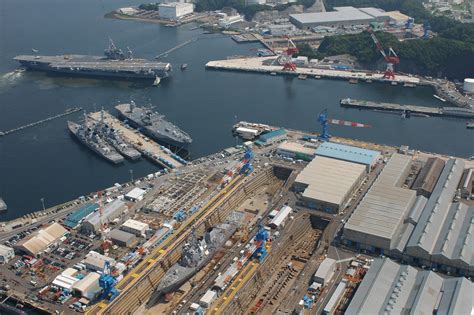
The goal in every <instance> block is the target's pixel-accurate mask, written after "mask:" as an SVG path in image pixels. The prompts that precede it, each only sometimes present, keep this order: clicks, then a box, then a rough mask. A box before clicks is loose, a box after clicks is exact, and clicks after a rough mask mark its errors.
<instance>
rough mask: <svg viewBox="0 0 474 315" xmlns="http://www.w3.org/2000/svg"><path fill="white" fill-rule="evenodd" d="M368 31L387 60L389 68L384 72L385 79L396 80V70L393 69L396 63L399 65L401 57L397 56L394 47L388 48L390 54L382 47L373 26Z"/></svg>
mask: <svg viewBox="0 0 474 315" xmlns="http://www.w3.org/2000/svg"><path fill="white" fill-rule="evenodd" d="M367 32H369V34H370V37H372V40H373V41H374V43H375V46H376V47H377V50H378V51H379V52H380V54H381V55H382V56H383V58H384V59H385V61H386V62H387V68H386V69H385V72H384V74H383V78H384V79H389V80H394V79H395V71H394V69H393V66H394V65H398V64H399V63H400V58H399V57H398V56H397V53H395V51H394V50H393V49H392V47H389V48H388V54H386V53H385V50H384V49H383V47H382V44H380V42H379V40H378V39H377V37H376V36H375V33H374V31H373V30H372V28H370V27H369V28H368V29H367Z"/></svg>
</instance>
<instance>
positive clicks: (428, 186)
mask: <svg viewBox="0 0 474 315" xmlns="http://www.w3.org/2000/svg"><path fill="white" fill-rule="evenodd" d="M443 168H444V161H443V160H442V159H440V158H435V157H432V158H428V160H427V161H426V164H425V165H424V166H423V168H422V169H421V171H420V173H419V174H418V176H417V177H416V180H415V182H414V183H413V185H412V187H411V189H413V190H416V192H417V194H418V195H422V196H425V197H426V198H429V197H430V195H431V193H432V192H433V189H434V187H435V185H436V182H437V181H438V178H439V176H440V175H441V172H442V171H443Z"/></svg>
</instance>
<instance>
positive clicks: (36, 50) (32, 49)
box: [31, 48, 39, 53]
mask: <svg viewBox="0 0 474 315" xmlns="http://www.w3.org/2000/svg"><path fill="white" fill-rule="evenodd" d="M31 51H32V52H34V53H37V52H39V50H38V49H34V48H31Z"/></svg>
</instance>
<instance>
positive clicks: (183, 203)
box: [0, 113, 474, 314]
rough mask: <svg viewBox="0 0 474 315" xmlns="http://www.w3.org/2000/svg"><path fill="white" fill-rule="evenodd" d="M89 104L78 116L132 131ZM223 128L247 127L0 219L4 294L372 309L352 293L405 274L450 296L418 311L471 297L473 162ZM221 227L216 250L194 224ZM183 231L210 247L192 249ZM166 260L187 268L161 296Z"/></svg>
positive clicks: (131, 306) (150, 310) (221, 306)
mask: <svg viewBox="0 0 474 315" xmlns="http://www.w3.org/2000/svg"><path fill="white" fill-rule="evenodd" d="M100 115H101V114H100V113H92V114H90V118H93V119H95V120H100V119H104V120H105V121H106V123H107V124H111V125H112V126H114V128H116V129H118V130H120V132H121V133H122V135H123V137H124V138H125V139H127V140H128V141H130V142H132V141H138V140H134V138H133V135H135V136H136V135H137V133H136V132H133V130H131V129H128V128H126V127H124V126H123V125H122V124H121V123H120V122H119V121H118V120H116V119H115V118H112V117H111V116H110V115H109V114H107V113H106V114H105V115H104V114H102V116H103V117H102V118H101V117H100ZM252 128H257V129H254V130H255V132H250V131H249V130H252ZM234 132H237V135H239V134H241V135H245V136H246V137H247V138H252V139H248V140H247V141H246V142H245V144H244V145H239V146H237V147H231V148H228V149H225V150H223V151H221V152H218V153H216V154H213V155H210V156H206V157H202V158H200V159H197V160H194V161H189V162H188V163H187V165H176V167H175V168H173V169H170V170H169V171H167V172H166V171H163V172H157V173H156V174H149V175H148V176H145V177H144V178H139V179H136V180H134V181H133V182H128V183H122V184H117V183H116V184H114V185H113V186H111V187H110V188H107V189H105V190H103V191H100V192H98V193H93V194H91V195H89V196H86V197H83V198H82V199H78V200H74V201H71V202H70V203H69V204H68V205H67V206H63V208H62V209H61V210H59V209H56V210H55V211H54V212H52V213H51V215H48V216H46V217H44V216H42V215H41V213H39V214H38V215H34V216H29V217H27V218H26V217H25V218H20V219H18V220H14V221H12V222H9V223H7V224H3V226H2V229H3V231H2V232H1V234H0V237H1V239H2V240H3V244H2V245H1V249H2V259H3V260H4V262H5V264H4V265H3V266H1V267H0V273H1V275H2V277H3V282H2V284H1V286H2V288H3V290H4V291H3V292H4V293H3V294H4V295H6V296H9V297H10V298H9V299H11V301H21V302H17V304H22V305H23V304H28V305H29V307H32V306H33V307H37V308H39V309H43V310H45V311H47V312H51V313H53V312H59V313H64V314H66V313H68V312H70V311H71V310H76V311H80V312H85V313H87V314H125V313H134V312H135V313H138V314H146V313H147V314H156V313H166V314H170V313H173V312H178V313H188V312H198V313H201V314H202V313H206V314H243V313H249V312H250V313H291V312H294V311H297V312H303V313H306V312H307V313H333V312H336V313H337V312H344V311H350V310H355V309H366V308H367V309H369V308H370V309H384V308H385V307H387V306H386V304H384V303H385V302H383V300H384V299H381V300H380V302H377V303H375V304H373V305H369V304H367V303H366V302H364V300H363V299H362V300H361V298H362V297H361V294H363V292H362V291H361V290H364V289H363V288H364V287H374V288H373V289H371V290H372V291H369V294H374V295H375V294H379V295H380V294H382V295H384V294H385V295H387V296H389V295H390V294H391V293H390V291H385V290H388V287H387V285H388V286H390V284H387V283H385V282H384V281H383V280H382V279H381V278H380V277H379V276H377V274H378V273H379V272H380V270H384V272H386V273H391V272H392V273H396V272H397V270H405V271H404V272H406V273H408V274H413V281H412V282H410V284H409V285H407V286H405V287H403V289H402V292H404V294H410V292H416V293H415V294H417V295H420V297H421V296H423V294H424V292H425V291H426V290H432V292H434V293H433V294H434V295H435V296H437V299H441V300H442V301H445V300H451V301H452V302H451V304H449V305H448V304H445V302H442V303H441V304H437V303H435V301H434V300H433V301H431V300H422V301H420V302H419V304H418V307H423V308H424V309H429V310H430V311H429V312H431V311H433V312H435V311H441V310H442V309H456V310H459V311H460V312H461V313H464V311H467V310H468V309H469V310H470V309H471V307H470V306H469V307H468V306H467V305H465V304H463V303H464V302H463V301H465V299H466V298H467V297H468V296H469V295H470V292H472V290H473V287H472V283H471V282H470V281H469V280H467V279H466V278H463V277H472V276H473V275H474V269H473V266H472V247H473V243H472V242H473V240H472V238H470V237H469V233H470V232H469V231H470V230H471V229H472V222H471V220H470V219H468V218H470V217H472V215H473V211H474V202H473V200H471V199H472V198H473V197H474V191H473V181H474V174H473V167H474V161H468V160H465V159H461V158H454V157H448V156H442V155H437V154H433V153H427V152H420V151H416V150H412V149H410V148H408V147H404V146H402V147H399V148H394V147H389V146H383V145H378V144H371V143H366V142H361V141H354V140H349V139H343V138H331V139H330V141H322V140H318V134H315V133H305V132H302V131H298V130H292V129H284V128H280V127H276V126H269V125H264V124H255V123H246V122H241V123H238V124H237V125H236V126H234ZM249 132H250V133H251V134H254V137H252V136H249ZM150 145H151V144H150ZM147 150H148V149H147ZM149 150H152V148H150V149H149ZM157 150H158V149H157ZM160 152H161V151H160ZM377 200H387V201H384V202H381V203H380V201H377ZM436 200H442V201H441V203H439V204H438V206H436V207H443V210H442V211H436V207H435V208H433V206H434V205H435V203H434V202H435V201H436ZM370 209H372V210H370ZM444 211H446V212H445V213H446V215H440V214H441V213H443V212H444ZM53 215H54V216H53ZM405 217H406V218H407V219H404V218H405ZM430 221H433V222H437V224H436V226H432V227H429V222H430ZM221 224H224V226H232V227H233V228H232V230H231V231H230V232H229V234H228V235H227V236H226V238H225V239H223V240H222V242H221V243H220V245H218V247H217V248H215V247H213V246H215V245H212V243H211V241H210V239H211V238H208V236H206V235H207V234H208V233H209V231H213V230H216V229H218V228H219V226H220V225H221ZM381 225H384V226H385V228H384V229H382V230H381V229H380V228H379V226H381ZM447 226H451V228H450V232H447V233H448V234H449V236H447V237H445V236H443V235H442V233H441V234H440V233H439V231H444V228H445V227H447ZM216 231H217V230H216ZM232 231H233V232H232ZM418 231H420V232H418ZM443 233H445V232H443ZM425 234H426V235H427V236H423V235H425ZM428 234H429V235H438V236H437V237H431V236H429V235H428ZM46 235H48V236H47V237H46ZM420 237H421V239H422V240H423V239H425V241H421V242H420V241H417V239H419V238H420ZM427 237H429V238H427ZM193 239H194V240H201V241H199V242H203V243H202V244H205V245H201V246H204V248H206V246H207V248H208V250H209V251H210V252H209V251H208V250H204V249H200V250H199V249H198V247H195V249H193V247H192V246H193V245H190V244H192V242H193V241H192V240H193ZM428 240H429V241H428ZM190 242H191V243H190ZM428 242H431V243H432V244H434V247H431V248H432V249H431V250H430V249H429V248H430V247H429V246H431V245H430V244H428ZM451 243H453V244H457V245H455V246H454V245H450V244H451ZM189 246H191V247H189ZM404 248H406V249H405V250H407V253H408V254H407V255H405V256H400V251H401V250H404ZM448 248H451V249H450V250H448ZM196 250H197V252H196ZM424 250H426V251H427V252H428V255H426V254H421V253H423V251H424ZM200 251H202V252H200ZM199 252H200V254H199V255H201V256H202V258H199V259H201V260H202V261H203V263H200V264H199V265H197V266H196V267H185V266H193V265H187V264H188V263H189V261H188V263H186V261H187V260H186V259H184V258H183V257H184V256H185V255H188V254H189V255H190V254H191V253H194V254H192V255H197V254H198V253H199ZM382 253H383V254H382ZM201 256H200V257H201ZM189 257H197V256H189ZM194 259H197V258H194ZM178 265H179V266H180V267H179V268H191V269H190V270H192V272H191V273H189V274H188V273H187V274H186V275H185V274H183V275H182V277H183V278H182V280H180V282H177V283H176V285H174V286H173V289H166V290H167V291H165V293H160V289H159V288H160V282H161V281H163V278H164V277H170V276H167V275H168V274H169V275H171V274H173V270H174V268H178V267H177V266H178ZM109 266H110V267H109ZM181 266H183V267H181ZM107 268H110V270H109V269H107ZM167 272H168V273H167ZM170 272H171V273H170ZM177 275H178V277H181V276H180V275H179V273H178V274H177ZM367 275H369V276H367ZM173 277H174V276H173ZM427 278H429V279H433V280H432V281H434V283H432V284H427V283H425V280H424V279H427ZM173 281H177V280H173ZM392 281H395V282H396V281H402V280H397V278H393V280H392ZM395 282H394V283H395ZM172 283H173V282H172ZM198 284H199V285H198ZM447 285H455V286H456V289H455V290H453V291H443V289H442V287H443V286H447ZM416 286H420V287H421V289H419V291H418V292H417V291H416V290H417V289H415V287H416ZM375 288H378V289H375ZM384 288H386V289H384ZM157 290H158V291H157ZM169 290H170V291H169ZM377 290H380V292H377ZM433 290H434V291H433ZM399 303H401V304H400V305H399V306H398V307H403V305H405V304H403V303H406V302H404V301H400V302H399ZM0 307H3V310H4V311H6V310H7V309H8V307H9V306H7V305H3V304H0ZM369 312H370V311H369Z"/></svg>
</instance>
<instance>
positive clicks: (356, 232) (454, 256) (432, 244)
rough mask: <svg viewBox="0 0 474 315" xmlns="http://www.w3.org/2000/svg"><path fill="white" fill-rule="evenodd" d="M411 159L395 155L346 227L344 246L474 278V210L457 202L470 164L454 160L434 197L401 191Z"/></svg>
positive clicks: (438, 184)
mask: <svg viewBox="0 0 474 315" xmlns="http://www.w3.org/2000/svg"><path fill="white" fill-rule="evenodd" d="M410 159H411V158H410V157H409V156H404V155H399V154H394V156H393V157H392V158H391V159H390V161H389V162H388V163H387V165H386V167H385V169H384V170H383V171H382V173H381V174H380V175H379V177H378V178H377V180H376V181H375V183H374V184H373V186H372V187H371V188H370V189H369V191H368V192H367V194H366V195H365V197H364V198H363V199H362V201H361V202H360V204H359V206H358V207H357V208H356V209H355V211H354V213H353V214H352V215H351V217H350V218H349V220H348V221H347V223H346V225H345V226H344V232H343V235H344V243H346V244H347V245H349V246H354V247H356V248H357V249H364V250H367V251H369V252H374V253H383V254H384V255H386V256H389V257H394V258H397V259H402V260H403V261H405V262H408V263H411V264H414V265H420V266H427V267H430V268H436V269H438V270H442V271H445V272H450V273H451V274H457V275H467V276H472V275H474V268H473V258H472V250H473V248H474V242H473V239H472V237H471V233H472V232H471V231H472V227H473V223H472V217H473V216H474V207H472V206H471V207H469V206H468V205H467V204H465V203H462V202H455V201H454V200H455V196H456V190H457V187H458V184H459V182H460V180H461V177H462V174H463V171H464V162H463V161H462V160H459V159H450V160H448V161H447V162H446V164H445V167H444V168H443V171H442V173H441V175H440V177H439V179H438V181H437V183H436V186H435V187H434V189H433V192H432V193H431V196H430V198H429V199H427V198H426V197H424V196H418V197H416V196H415V191H413V190H409V189H405V188H401V187H400V184H401V183H403V181H404V178H406V174H407V173H408V171H409V168H410Z"/></svg>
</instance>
